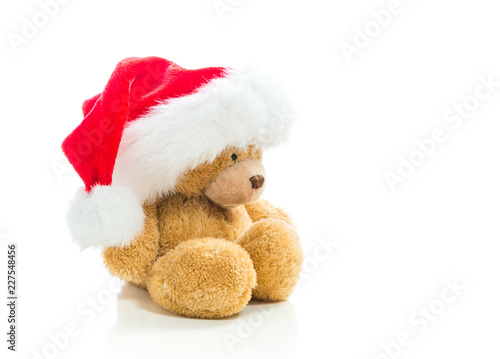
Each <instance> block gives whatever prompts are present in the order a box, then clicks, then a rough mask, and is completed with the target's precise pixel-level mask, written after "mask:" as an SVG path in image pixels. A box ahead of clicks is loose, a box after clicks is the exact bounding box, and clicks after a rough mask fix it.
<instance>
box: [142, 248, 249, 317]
mask: <svg viewBox="0 0 500 359" xmlns="http://www.w3.org/2000/svg"><path fill="white" fill-rule="evenodd" d="M255 285H256V273H255V270H254V268H253V264H252V260H251V259H250V256H249V255H248V253H247V252H245V251H244V250H243V249H242V248H241V247H240V246H239V245H237V244H235V243H233V242H228V241H226V240H223V239H215V238H200V239H191V240H189V241H186V242H183V243H181V244H179V245H178V246H177V247H176V248H175V249H173V250H171V251H170V252H168V253H167V254H165V255H164V256H163V257H161V258H159V259H158V260H157V261H156V263H155V264H154V265H153V267H152V269H151V272H150V275H149V278H148V280H147V288H148V291H149V293H150V294H151V297H152V298H153V300H154V301H155V302H157V303H158V304H160V305H161V306H163V307H164V308H166V309H168V310H169V311H171V312H174V313H178V314H182V315H185V316H188V317H195V318H222V317H227V316H230V315H232V314H235V313H238V312H239V311H240V310H242V309H243V308H244V307H245V305H246V304H247V303H248V301H249V300H250V298H251V296H252V288H254V287H255Z"/></svg>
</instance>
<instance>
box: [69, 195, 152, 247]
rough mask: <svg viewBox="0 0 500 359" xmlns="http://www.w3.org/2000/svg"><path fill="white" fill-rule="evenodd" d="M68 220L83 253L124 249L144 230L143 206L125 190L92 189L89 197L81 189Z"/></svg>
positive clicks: (70, 210) (74, 238)
mask: <svg viewBox="0 0 500 359" xmlns="http://www.w3.org/2000/svg"><path fill="white" fill-rule="evenodd" d="M67 220H68V226H69V229H70V231H71V235H72V236H73V240H74V241H75V242H76V243H77V244H78V245H79V246H80V247H81V248H82V249H85V248H89V247H96V248H104V247H122V246H126V245H128V244H130V243H131V242H132V240H133V239H134V238H135V237H136V236H137V235H139V234H140V233H141V232H142V230H143V229H144V211H143V209H142V204H141V202H140V201H139V198H138V197H137V196H136V195H135V194H134V193H133V192H132V191H131V190H130V189H129V188H128V187H124V186H95V187H94V188H92V192H91V193H87V192H85V190H84V189H83V188H80V189H79V190H78V192H77V194H76V195H75V198H74V199H73V200H72V201H71V203H70V208H69V212H68V217H67Z"/></svg>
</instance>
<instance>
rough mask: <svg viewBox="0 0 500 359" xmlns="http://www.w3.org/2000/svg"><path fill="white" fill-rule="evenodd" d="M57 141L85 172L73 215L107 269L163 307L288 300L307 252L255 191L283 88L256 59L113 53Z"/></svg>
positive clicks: (261, 182)
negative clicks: (112, 64)
mask: <svg viewBox="0 0 500 359" xmlns="http://www.w3.org/2000/svg"><path fill="white" fill-rule="evenodd" d="M82 109H83V115H84V119H83V121H82V122H81V124H80V125H79V126H78V127H77V128H76V129H75V130H73V132H72V133H71V134H70V135H69V136H68V137H67V138H66V139H65V140H64V142H63V145H62V148H63V152H64V153H65V155H66V156H67V158H68V160H69V162H70V163H71V164H72V165H73V167H74V168H75V170H76V171H77V173H78V174H79V175H80V177H81V178H82V180H83V182H84V184H85V187H84V188H81V189H80V190H79V191H78V192H77V194H76V196H75V198H74V199H73V200H72V202H71V204H70V208H69V211H68V218H67V220H68V225H69V229H70V232H71V235H72V237H73V239H74V240H75V241H76V242H77V243H78V244H79V246H80V247H81V248H83V249H85V248H89V247H94V248H100V249H102V255H103V260H104V264H105V266H106V267H107V269H108V270H109V272H110V273H111V274H112V275H114V276H117V277H118V278H120V279H122V280H124V281H128V282H130V283H132V284H133V285H136V286H138V287H140V288H142V289H145V290H147V291H148V292H149V294H150V296H151V298H152V299H153V300H154V301H155V302H156V303H158V304H159V305H161V306H162V307H164V308H165V309H167V310H169V311H171V312H173V313H177V314H180V315H183V316H187V317H193V318H214V319H215V318H223V317H228V316H231V315H233V314H236V313H238V312H240V311H241V310H242V309H243V308H244V307H245V306H246V305H247V303H248V302H249V301H250V300H251V299H255V300H260V301H271V302H275V301H284V300H286V299H287V298H288V297H289V296H290V294H291V293H292V290H293V289H294V287H295V285H296V284H297V282H298V279H299V273H300V271H301V266H302V261H303V253H302V248H301V244H300V241H299V236H298V234H297V231H296V229H295V227H294V224H293V221H292V220H291V218H290V217H289V216H288V215H287V214H286V213H285V212H284V211H283V210H282V209H280V208H277V207H274V206H272V205H271V204H270V203H269V202H268V201H266V200H263V199H260V196H261V195H262V193H263V191H264V188H265V185H266V181H267V178H266V173H265V170H264V167H263V165H262V155H263V152H264V151H265V149H267V148H269V147H273V146H276V145H278V144H280V143H282V142H283V141H285V139H286V137H287V134H288V132H289V127H290V124H291V122H292V121H291V119H292V116H291V115H289V114H290V113H291V108H290V103H289V99H288V96H287V95H286V92H285V91H284V90H283V88H282V87H281V86H280V85H279V84H278V83H277V82H276V81H275V80H274V79H273V78H271V77H270V76H268V75H267V74H264V73H262V72H260V71H258V70H256V69H252V68H243V69H233V68H226V67H208V68H202V69H196V70H189V69H185V68H182V67H180V66H179V65H177V64H176V63H174V62H172V61H169V60H166V59H163V58H159V57H144V58H139V57H136V58H127V59H124V60H122V61H120V62H119V63H118V65H117V66H116V68H115V70H114V71H113V73H112V75H111V77H110V79H109V80H108V83H107V84H106V86H105V88H104V90H103V92H102V93H100V94H98V95H96V96H94V97H92V98H90V99H89V100H87V101H85V102H84V104H83V107H82Z"/></svg>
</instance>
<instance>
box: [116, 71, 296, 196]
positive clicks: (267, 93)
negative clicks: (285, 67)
mask: <svg viewBox="0 0 500 359" xmlns="http://www.w3.org/2000/svg"><path fill="white" fill-rule="evenodd" d="M289 103H290V102H289V100H288V97H287V95H286V92H285V91H284V90H283V89H282V88H281V87H280V85H279V84H278V83H276V82H275V81H274V80H273V79H272V78H270V77H268V76H266V75H263V74H262V73H259V72H257V71H256V70H254V69H248V68H247V69H244V70H239V71H238V70H228V73H227V74H226V76H225V77H223V78H218V79H215V80H213V81H211V82H209V83H208V84H207V85H205V86H204V87H202V88H201V89H199V90H198V91H197V92H195V93H193V94H191V95H188V96H184V97H180V98H175V99H171V100H168V101H167V102H164V103H160V104H158V105H157V106H155V107H153V108H152V109H151V110H150V111H149V112H148V113H147V114H146V115H145V116H143V117H142V118H139V119H137V120H135V121H133V122H131V123H130V124H129V125H128V126H127V127H126V128H125V130H124V133H123V138H122V141H121V144H120V148H119V150H118V155H117V159H116V165H115V169H114V174H113V186H114V185H115V184H116V185H122V186H126V187H129V188H131V189H132V190H133V191H134V193H135V194H137V195H138V196H139V199H140V200H141V201H153V200H155V199H156V198H157V197H158V196H161V195H164V194H169V193H171V192H172V190H173V189H174V187H175V184H176V182H177V180H178V178H179V177H180V176H181V175H182V174H183V173H184V172H185V171H187V170H189V169H192V168H194V167H196V166H198V165H200V164H201V163H204V162H207V161H208V162H210V161H213V160H214V159H215V157H217V155H218V154H219V153H221V152H222V151H223V150H224V148H226V147H228V146H235V147H240V148H245V147H246V146H247V145H248V144H250V143H255V144H259V145H262V146H264V147H272V146H275V145H277V144H279V143H281V142H283V141H284V140H285V139H286V137H287V134H288V128H289V125H290V122H291V117H290V115H291V113H292V109H291V108H290V105H289Z"/></svg>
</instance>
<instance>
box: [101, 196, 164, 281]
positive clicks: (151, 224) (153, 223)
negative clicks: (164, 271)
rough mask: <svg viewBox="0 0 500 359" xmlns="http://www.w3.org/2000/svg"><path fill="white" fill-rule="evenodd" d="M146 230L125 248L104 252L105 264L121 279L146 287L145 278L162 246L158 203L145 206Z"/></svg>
mask: <svg viewBox="0 0 500 359" xmlns="http://www.w3.org/2000/svg"><path fill="white" fill-rule="evenodd" d="M143 209H144V214H145V216H146V218H145V220H144V230H143V231H142V233H141V234H140V235H139V236H138V237H136V238H135V239H134V241H133V242H132V243H131V244H129V245H128V246H125V247H108V248H106V249H104V251H103V258H104V264H105V265H106V267H107V268H108V270H109V272H110V273H111V274H113V275H115V276H117V277H118V278H120V279H123V280H126V281H130V282H132V283H134V284H136V285H138V286H139V287H143V288H144V287H145V278H146V276H147V274H148V272H149V270H150V269H151V266H152V265H153V262H154V261H155V259H156V256H157V254H158V251H159V246H160V244H159V243H160V234H159V231H158V214H157V209H156V203H154V204H152V205H144V206H143Z"/></svg>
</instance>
